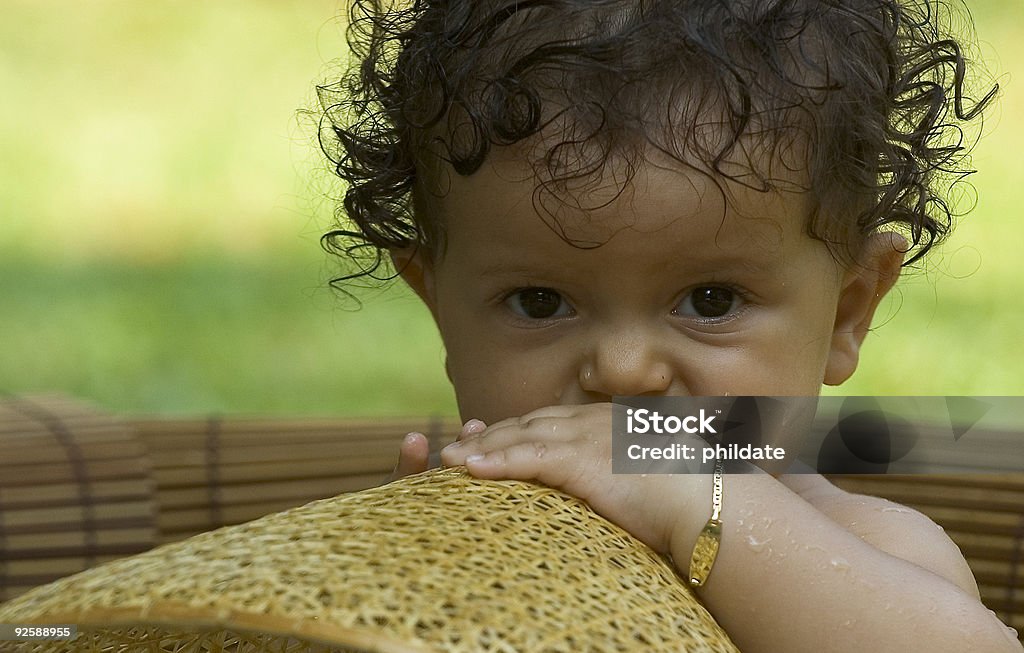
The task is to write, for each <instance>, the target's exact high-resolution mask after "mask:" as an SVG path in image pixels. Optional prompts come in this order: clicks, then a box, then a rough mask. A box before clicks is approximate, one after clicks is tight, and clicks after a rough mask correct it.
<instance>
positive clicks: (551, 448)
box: [465, 442, 611, 499]
mask: <svg viewBox="0 0 1024 653" xmlns="http://www.w3.org/2000/svg"><path fill="white" fill-rule="evenodd" d="M600 463H601V461H600V460H597V459H594V458H592V457H591V456H581V455H579V450H578V448H577V447H576V446H574V445H573V444H570V443H563V442H554V443H548V442H521V443H519V444H516V445H513V446H511V447H507V448H504V449H495V450H492V451H489V452H487V453H476V454H473V455H470V456H467V457H466V459H465V465H466V467H467V468H468V469H469V472H470V474H472V475H473V476H477V477H479V478H509V479H518V480H523V481H528V480H536V481H539V482H540V483H543V484H544V485H548V486H550V487H555V488H559V489H562V490H565V491H566V492H568V493H570V494H574V495H576V496H579V497H580V498H583V499H586V498H588V497H587V496H586V495H587V494H589V492H588V490H589V489H590V488H588V487H584V485H586V483H582V482H581V479H588V478H594V477H595V476H596V475H597V473H598V471H599V470H598V469H597V467H600V466H601V465H600ZM608 463H609V464H608V470H607V471H608V472H610V471H611V461H608Z"/></svg>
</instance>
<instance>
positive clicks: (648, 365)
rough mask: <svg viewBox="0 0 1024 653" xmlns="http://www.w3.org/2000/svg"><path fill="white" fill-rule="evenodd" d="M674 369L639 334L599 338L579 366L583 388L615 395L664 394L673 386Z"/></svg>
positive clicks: (656, 349)
mask: <svg viewBox="0 0 1024 653" xmlns="http://www.w3.org/2000/svg"><path fill="white" fill-rule="evenodd" d="M672 372H673V370H672V366H671V365H670V363H669V361H668V360H667V359H666V358H665V356H663V355H661V354H660V353H659V351H658V347H657V346H656V345H655V343H654V342H652V340H651V339H650V338H648V337H645V336H644V335H643V334H640V333H635V332H634V333H631V334H629V333H625V334H623V333H620V334H615V335H612V336H611V337H604V338H600V339H598V340H597V341H596V342H594V343H593V345H592V346H591V348H590V352H589V354H588V355H587V357H586V358H585V360H584V362H583V364H582V365H581V366H580V371H579V383H580V387H581V388H582V389H583V390H585V391H586V392H588V393H593V394H600V395H605V396H608V397H612V396H616V395H618V396H636V395H647V394H664V393H665V392H667V391H668V389H669V387H670V386H671V385H672Z"/></svg>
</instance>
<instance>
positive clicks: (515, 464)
mask: <svg viewBox="0 0 1024 653" xmlns="http://www.w3.org/2000/svg"><path fill="white" fill-rule="evenodd" d="M939 9H940V7H938V6H934V5H933V4H931V3H924V2H898V1H897V0H851V1H849V2H848V1H846V0H844V1H843V2H838V1H835V2H833V1H829V2H820V1H812V0H788V1H787V0H737V1H730V2H725V1H722V0H703V1H701V0H693V1H682V0H533V1H530V0H526V1H524V0H520V1H518V2H513V1H510V0H415V1H414V2H411V3H396V4H395V6H392V3H389V2H385V3H378V2H369V1H368V2H357V3H356V5H355V6H354V7H353V10H352V15H351V24H350V34H349V37H350V38H349V40H350V44H351V45H352V47H353V50H354V53H355V56H356V57H357V61H356V66H355V67H354V68H353V72H352V73H351V74H350V75H349V76H347V77H346V78H345V79H343V80H342V81H341V82H340V83H339V84H337V85H335V86H331V87H325V88H322V89H321V99H322V101H323V102H324V104H325V107H326V111H325V117H326V119H327V121H326V122H327V123H328V124H329V125H330V129H328V130H326V131H325V132H324V138H323V142H324V146H325V149H326V151H327V152H328V153H329V154H330V155H332V159H333V161H334V162H335V163H336V164H337V172H338V174H339V175H340V176H341V177H342V178H343V179H344V180H346V181H347V182H348V190H347V193H346V196H345V201H344V206H345V212H346V213H347V216H348V218H349V220H350V225H348V226H343V227H341V228H339V229H337V230H335V231H332V232H331V233H329V234H327V236H325V244H326V246H327V247H328V248H329V249H331V250H333V251H337V252H339V253H343V254H346V255H349V256H351V257H352V259H353V260H354V261H357V262H359V263H360V264H362V267H361V268H360V269H359V270H358V271H357V272H355V273H354V274H353V275H352V277H358V276H365V275H374V274H375V273H376V272H377V271H378V270H379V268H381V266H385V265H386V263H387V262H388V261H389V260H390V261H391V262H393V264H394V266H395V270H396V272H397V274H399V275H401V277H402V278H403V279H404V280H405V282H406V283H408V284H409V286H410V287H411V288H412V289H413V290H414V291H415V292H416V293H417V294H418V295H419V297H420V298H421V299H422V300H423V302H424V303H425V304H426V305H427V307H428V308H429V309H430V311H431V313H432V315H433V317H434V319H435V321H436V323H437V326H438V328H439V329H440V332H441V335H442V338H443V340H444V344H445V347H446V350H447V364H446V367H447V372H448V376H449V378H450V379H451V381H452V384H453V385H454V388H455V392H456V396H457V398H458V404H459V410H460V413H461V414H462V416H463V418H464V419H468V418H472V419H470V420H469V421H468V422H467V423H466V426H465V427H464V428H463V432H462V434H461V435H460V438H459V441H458V442H456V443H455V444H453V445H450V446H449V447H447V448H446V449H445V450H444V451H443V452H442V462H443V463H444V464H445V465H460V464H465V465H466V466H467V467H468V469H469V471H470V473H472V474H474V475H476V476H479V477H484V478H514V479H535V480H537V481H539V482H541V483H544V484H547V485H550V486H552V487H556V488H560V489H562V490H564V491H566V492H568V493H570V494H573V495H575V496H578V497H580V498H581V499H583V500H585V501H587V502H588V503H589V504H590V505H591V506H592V507H593V508H594V509H595V510H596V511H597V512H599V513H601V514H602V515H604V516H605V517H606V518H608V519H610V520H612V521H614V522H616V523H618V524H619V525H620V526H622V527H623V528H625V529H626V530H628V531H630V532H631V533H633V534H634V535H635V536H637V537H638V538H640V539H641V540H643V541H644V542H646V543H647V544H649V545H650V546H651V547H653V548H654V549H655V550H656V551H659V552H662V553H665V554H668V555H670V556H671V558H672V559H673V560H674V561H675V562H676V564H677V566H678V567H679V570H680V573H682V574H686V573H687V572H688V564H689V561H690V559H691V555H692V554H693V551H694V543H695V541H697V538H698V535H699V534H700V532H701V529H702V527H703V526H704V524H705V522H706V521H707V519H708V516H709V514H710V511H711V506H712V492H713V486H714V485H715V484H716V483H717V481H718V480H719V479H716V478H713V477H712V476H711V475H706V474H677V475H667V474H653V475H627V474H612V472H611V432H612V424H611V421H612V407H611V405H610V403H609V402H611V400H612V397H614V396H637V395H650V396H662V395H665V396H670V395H684V396H685V395H699V396H724V395H794V396H814V395H817V394H818V392H819V391H820V388H821V385H822V384H823V383H827V384H833V385H834V384H839V383H842V382H843V381H845V380H846V379H847V378H849V377H850V375H851V374H853V372H854V370H855V369H856V367H857V362H858V356H859V352H860V348H861V345H862V343H863V341H864V339H865V336H866V335H867V332H868V330H869V328H870V326H871V321H872V318H873V316H874V313H875V310H876V308H877V307H878V304H879V302H880V300H881V299H882V298H883V296H884V295H885V294H886V292H887V291H889V290H890V289H891V288H892V286H893V284H894V283H895V282H896V280H897V278H898V276H899V272H900V269H901V266H902V265H906V264H907V263H910V262H913V261H915V260H917V259H918V258H919V257H921V256H922V255H923V254H924V253H925V252H927V251H928V250H929V248H930V247H931V246H932V245H933V244H934V243H936V242H938V241H939V240H941V238H942V237H943V236H945V234H946V233H947V231H948V229H949V227H950V211H949V209H948V208H947V206H946V204H945V203H944V201H943V194H942V193H943V187H944V185H943V184H942V183H940V182H949V181H950V180H951V179H957V178H959V177H960V176H962V174H963V173H962V172H960V171H961V170H963V167H962V166H960V165H958V164H960V163H961V158H962V156H963V154H964V152H963V148H961V147H960V141H959V140H958V136H959V134H960V132H959V126H958V125H959V124H960V123H961V122H963V121H968V120H970V119H971V118H973V117H975V116H976V115H977V114H978V113H979V112H980V110H981V108H982V107H983V106H984V105H986V104H987V103H988V101H989V100H990V99H991V97H992V95H993V92H994V89H993V92H989V93H987V94H985V95H984V96H983V97H982V98H981V99H980V100H976V101H973V102H972V101H971V100H970V99H969V98H967V97H966V94H967V90H966V89H965V81H964V65H965V58H964V56H963V54H962V51H961V47H960V46H959V45H958V42H957V41H956V40H955V39H954V38H953V37H952V36H950V35H948V34H947V33H946V31H945V30H944V29H943V25H944V15H943V14H941V13H940V12H939ZM339 96H340V99H339ZM366 252H369V253H370V256H369V257H368V258H367V257H366V256H364V255H363V254H365V253H366ZM426 466H427V443H426V439H425V438H424V437H423V436H422V435H420V434H410V436H409V437H407V438H406V441H405V443H404V444H403V446H402V450H401V454H400V462H399V466H398V469H397V473H398V474H400V475H401V474H408V473H413V472H417V471H421V470H423V469H425V468H426ZM724 483H725V488H724V492H725V497H726V499H725V503H724V506H723V508H722V512H721V520H722V535H721V538H720V539H721V548H720V550H719V552H718V555H717V559H716V560H715V561H714V566H713V568H712V570H711V572H710V574H709V576H708V578H707V580H706V582H705V583H704V584H703V585H702V586H701V587H699V588H698V589H697V592H698V594H699V596H700V598H701V600H702V601H703V602H704V603H705V605H707V607H708V609H709V610H710V611H711V612H712V613H713V614H714V616H715V618H716V619H717V620H718V622H719V623H721V624H722V626H723V627H724V628H725V629H726V630H727V631H728V632H729V633H730V635H731V636H732V637H733V639H734V641H735V642H736V643H737V645H738V646H739V648H740V649H741V650H743V651H745V652H748V653H755V652H757V651H766V652H769V653H782V652H785V653H798V652H801V651H814V652H816V653H818V652H822V651H894V652H895V651H900V652H907V651H927V652H929V653H934V652H936V651H956V652H961V651H985V652H996V651H1021V650H1022V648H1021V646H1020V644H1019V642H1018V641H1017V639H1016V637H1015V633H1014V632H1013V631H1012V630H1010V629H1008V628H1006V627H1005V626H1004V625H1003V624H1001V623H1000V622H999V621H998V620H997V619H996V617H995V616H994V615H993V613H991V612H990V611H989V610H987V609H985V607H984V606H983V605H982V604H981V602H980V601H979V599H978V590H977V586H976V584H975V581H974V579H973V577H972V575H971V572H970V570H969V568H968V567H967V564H966V562H965V561H964V559H963V557H962V556H961V554H960V552H959V550H958V549H957V548H956V546H955V545H954V544H953V543H952V542H951V541H950V540H949V539H948V538H947V537H946V536H945V534H944V533H943V532H942V531H941V529H939V528H937V527H936V525H935V524H934V523H932V522H931V521H929V520H928V519H927V518H926V517H924V516H923V515H921V514H919V513H917V512H914V511H910V510H884V509H882V507H883V506H887V505H888V506H891V504H888V503H887V502H884V501H882V500H879V499H873V498H869V497H864V496H857V495H852V494H849V493H846V492H844V491H842V490H840V489H838V488H836V487H835V486H833V485H832V484H830V483H829V482H828V481H827V480H825V479H824V478H823V477H821V476H819V475H816V474H792V475H787V474H779V473H778V471H775V472H774V473H765V472H759V473H750V474H742V475H729V476H728V477H727V478H726V479H725V481H724ZM751 543H757V546H756V547H755V546H752V545H751Z"/></svg>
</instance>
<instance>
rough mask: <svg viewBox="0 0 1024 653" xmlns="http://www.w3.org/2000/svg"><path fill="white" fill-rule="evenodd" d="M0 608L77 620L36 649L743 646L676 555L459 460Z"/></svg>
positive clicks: (34, 619)
mask: <svg viewBox="0 0 1024 653" xmlns="http://www.w3.org/2000/svg"><path fill="white" fill-rule="evenodd" d="M0 623H49V624H57V623H62V624H77V625H78V627H79V632H80V635H79V637H78V638H77V639H76V640H74V641H71V642H59V641H51V642H31V643H29V642H23V643H19V644H18V645H17V648H13V649H11V650H18V651H33V652H39V653H42V652H44V651H45V652H47V653H53V652H57V651H111V652H117V653H142V652H153V653H156V652H164V651H167V652H170V651H175V652H179V653H185V652H199V651H204V652H206V651H232V652H236V651H237V652H239V653H241V652H243V651H244V652H253V653H264V652H265V653H270V652H272V651H274V652H284V651H287V652H289V653H297V652H300V651H302V652H304V651H323V650H335V651H377V652H382V653H392V652H395V653H397V652H403V653H405V652H409V651H467V652H468V651H473V652H479V651H565V652H577V651H672V652H679V651H699V652H721V653H725V652H730V653H731V652H735V651H736V649H735V647H734V646H733V645H732V643H731V642H730V641H729V639H728V637H727V636H726V634H725V633H724V632H723V631H722V629H721V628H720V627H719V626H718V625H717V624H716V623H715V622H714V620H713V619H712V618H711V616H710V615H709V614H708V612H707V611H706V610H705V609H704V607H703V606H701V605H700V603H699V602H698V601H697V600H696V599H695V598H694V596H693V595H692V594H691V593H690V591H689V589H688V588H687V587H686V586H685V585H684V584H683V582H682V581H681V580H680V579H679V577H678V576H677V575H676V574H675V572H674V571H673V569H672V568H671V566H670V565H669V564H668V563H667V562H666V561H665V560H663V559H662V558H660V557H659V556H658V555H657V554H655V553H654V552H653V551H651V550H650V549H649V548H647V547H646V546H644V545H643V544H642V543H640V542H639V541H637V540H636V539H635V538H633V537H632V536H631V535H629V534H628V533H626V532H625V531H623V530H622V529H620V528H618V527H617V526H615V525H613V524H611V523H609V522H607V521H606V520H604V519H602V518H601V517H599V516H597V515H596V514H594V513H593V512H592V511H591V510H590V509H589V508H588V507H587V506H586V505H585V504H583V503H582V502H580V501H578V500H576V499H573V498H571V497H569V496H567V495H565V494H562V493H560V492H557V491H554V490H550V489H547V488H542V487H538V486H535V485H531V484H527V483H520V482H511V481H509V482H494V481H481V480H476V479H473V478H471V477H469V476H467V475H466V474H465V472H464V470H453V469H448V470H436V471H432V472H427V473H425V474H420V475H417V476H412V477H408V478H406V479H403V480H401V481H397V482H395V483H391V484H389V485H386V486H383V487H380V488H374V489H371V490H365V491H362V492H358V493H354V494H349V495H343V496H340V497H336V498H333V499H326V500H323V501H317V502H314V503H311V504H308V505H306V506H303V507H301V508H296V509H293V510H290V511H287V512H283V513H278V514H274V515H270V516H267V517H264V518H262V519H259V520H256V521H254V522H250V523H248V524H243V525H240V526H232V527H228V528H222V529H220V530H217V531H213V532H210V533H204V534H202V535H198V536H196V537H193V538H191V539H189V540H186V541H183V542H177V543H174V544H169V545H166V546H163V547H160V548H158V549H154V550H152V551H149V552H147V553H144V554H141V555H136V556H134V557H132V558H127V559H123V560H118V561H115V562H112V563H109V564H106V565H103V566H101V567H97V568H94V569H90V570H88V571H85V572H83V573H81V574H78V575H76V576H72V577H69V578H65V579H62V580H59V581H57V582H54V583H51V584H50V585H47V586H44V587H41V588H37V589H36V590H33V591H31V592H29V593H28V594H25V595H23V596H21V597H19V598H17V599H15V600H13V601H10V602H8V603H6V604H4V605H2V606H0ZM4 644H7V645H10V644H12V643H11V642H0V646H2V645H4ZM4 650H8V649H4Z"/></svg>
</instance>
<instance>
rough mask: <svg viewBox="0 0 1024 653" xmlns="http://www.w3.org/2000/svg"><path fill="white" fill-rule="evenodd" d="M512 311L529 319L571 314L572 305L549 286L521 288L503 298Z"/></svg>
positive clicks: (543, 318)
mask: <svg viewBox="0 0 1024 653" xmlns="http://www.w3.org/2000/svg"><path fill="white" fill-rule="evenodd" d="M505 305H506V306H508V307H509V308H510V309H511V310H512V312H513V313H515V314H516V315H519V316H521V317H526V318H530V319H531V320H545V319H548V318H552V317H565V316H567V315H572V313H573V310H572V306H569V303H568V302H567V301H565V299H563V298H562V296H561V295H560V294H558V292H557V291H555V290H552V289H551V288H522V289H520V290H517V291H515V292H514V293H512V294H511V295H509V296H508V298H507V299H506V300H505Z"/></svg>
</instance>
